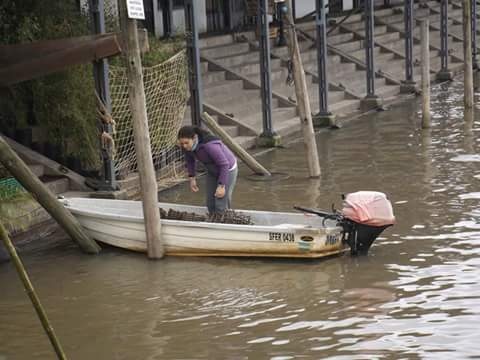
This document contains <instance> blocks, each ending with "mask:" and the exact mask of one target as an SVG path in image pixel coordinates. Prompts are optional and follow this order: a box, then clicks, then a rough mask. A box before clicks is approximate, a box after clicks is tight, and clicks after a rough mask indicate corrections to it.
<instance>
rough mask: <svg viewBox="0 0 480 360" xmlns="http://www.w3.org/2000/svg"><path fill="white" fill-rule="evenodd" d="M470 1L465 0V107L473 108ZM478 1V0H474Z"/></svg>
mask: <svg viewBox="0 0 480 360" xmlns="http://www.w3.org/2000/svg"><path fill="white" fill-rule="evenodd" d="M470 1H472V0H463V59H464V64H465V69H464V72H463V74H464V80H463V81H464V97H463V103H464V106H465V109H470V108H473V66H472V19H471V14H470V12H471V11H472V6H471V3H470ZM473 1H476V0H473Z"/></svg>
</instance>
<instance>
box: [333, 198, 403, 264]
mask: <svg viewBox="0 0 480 360" xmlns="http://www.w3.org/2000/svg"><path fill="white" fill-rule="evenodd" d="M341 214H342V220H341V221H340V225H341V226H342V227H343V229H344V233H345V236H344V239H345V241H346V242H347V243H348V244H349V246H350V250H351V253H352V255H356V254H358V253H363V254H366V253H367V252H368V250H369V249H370V246H371V245H372V243H373V241H375V239H376V238H377V237H378V236H379V235H380V234H381V233H382V232H383V231H384V230H385V229H386V228H387V227H389V226H392V225H393V224H395V216H394V214H393V208H392V204H391V202H390V200H388V198H387V196H386V195H385V194H384V193H381V192H377V191H358V192H354V193H350V194H347V195H344V196H343V208H342V210H341Z"/></svg>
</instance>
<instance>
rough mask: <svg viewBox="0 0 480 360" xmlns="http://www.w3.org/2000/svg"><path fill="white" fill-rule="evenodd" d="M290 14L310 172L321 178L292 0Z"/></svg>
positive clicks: (290, 43) (291, 46) (290, 45)
mask: <svg viewBox="0 0 480 360" xmlns="http://www.w3.org/2000/svg"><path fill="white" fill-rule="evenodd" d="M287 7H288V12H287V16H286V18H287V19H286V20H287V24H288V50H289V53H290V59H292V63H293V79H294V82H295V95H296V97H297V107H298V113H299V116H300V122H301V126H302V131H303V141H304V143H305V149H306V151H307V160H308V170H309V174H310V177H312V178H317V177H320V162H319V159H318V150H317V142H316V140H315V131H314V129H313V122H312V110H311V108H310V99H309V98H308V89H307V82H306V80H305V71H304V70H303V64H302V59H301V57H300V49H299V47H298V40H297V31H296V30H295V23H294V20H293V15H292V0H287Z"/></svg>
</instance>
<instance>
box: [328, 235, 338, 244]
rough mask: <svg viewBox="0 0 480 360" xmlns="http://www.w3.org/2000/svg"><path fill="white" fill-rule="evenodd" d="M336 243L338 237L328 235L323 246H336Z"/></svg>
mask: <svg viewBox="0 0 480 360" xmlns="http://www.w3.org/2000/svg"><path fill="white" fill-rule="evenodd" d="M337 243H338V236H337V235H336V234H328V235H327V240H326V241H325V245H336V244H337Z"/></svg>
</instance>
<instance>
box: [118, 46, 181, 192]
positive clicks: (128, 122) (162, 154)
mask: <svg viewBox="0 0 480 360" xmlns="http://www.w3.org/2000/svg"><path fill="white" fill-rule="evenodd" d="M143 82H144V88H145V97H146V104H147V116H148V126H149V133H150V142H151V147H152V157H153V163H154V166H155V170H156V172H157V182H158V185H159V187H160V188H161V187H165V186H168V185H169V184H172V183H175V182H176V181H178V180H180V179H181V178H183V177H184V167H183V154H182V152H181V150H180V149H179V148H178V147H177V146H176V142H177V133H178V130H179V129H180V127H181V126H182V123H183V118H184V114H185V109H186V105H187V57H186V52H185V50H183V51H181V52H179V53H178V54H176V55H174V56H173V57H171V58H170V59H168V60H167V61H165V62H163V63H161V64H159V65H155V66H152V67H144V68H143ZM110 91H111V99H112V112H111V115H112V118H113V119H115V131H114V135H113V141H114V144H115V146H114V148H115V153H114V159H115V171H116V174H117V178H118V179H119V180H125V179H127V178H129V177H130V176H132V175H133V174H134V173H136V171H137V159H136V155H135V143H134V138H133V124H132V114H131V112H130V107H129V98H128V81H127V75H126V71H125V69H124V68H122V67H114V66H111V67H110ZM120 183H121V181H120Z"/></svg>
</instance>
